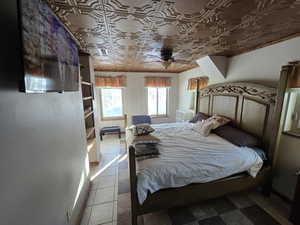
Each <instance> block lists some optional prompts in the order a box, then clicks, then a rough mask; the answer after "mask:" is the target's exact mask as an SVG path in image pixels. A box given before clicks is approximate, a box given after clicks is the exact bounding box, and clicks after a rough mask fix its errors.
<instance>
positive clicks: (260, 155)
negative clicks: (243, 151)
mask: <svg viewBox="0 0 300 225" xmlns="http://www.w3.org/2000/svg"><path fill="white" fill-rule="evenodd" d="M251 149H252V150H254V151H255V152H256V153H257V154H258V155H259V157H260V158H261V159H262V161H267V160H268V158H267V154H266V153H265V151H264V150H262V149H260V148H257V147H254V148H251Z"/></svg>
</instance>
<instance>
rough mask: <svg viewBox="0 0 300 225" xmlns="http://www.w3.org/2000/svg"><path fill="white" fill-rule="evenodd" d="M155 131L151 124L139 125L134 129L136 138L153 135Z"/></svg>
mask: <svg viewBox="0 0 300 225" xmlns="http://www.w3.org/2000/svg"><path fill="white" fill-rule="evenodd" d="M153 131H154V129H153V128H152V127H151V126H150V125H149V124H137V125H135V127H134V129H133V135H134V136H142V135H148V134H150V133H152V132H153Z"/></svg>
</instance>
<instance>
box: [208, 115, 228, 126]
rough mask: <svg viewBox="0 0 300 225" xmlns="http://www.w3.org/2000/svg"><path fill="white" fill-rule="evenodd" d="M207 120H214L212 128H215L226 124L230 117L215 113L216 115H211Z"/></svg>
mask: <svg viewBox="0 0 300 225" xmlns="http://www.w3.org/2000/svg"><path fill="white" fill-rule="evenodd" d="M207 121H209V122H212V123H213V124H214V126H213V128H212V129H213V130H214V129H216V128H218V127H221V126H224V125H225V124H227V123H229V122H230V119H228V118H226V117H224V116H219V115H214V116H211V117H209V118H208V119H207Z"/></svg>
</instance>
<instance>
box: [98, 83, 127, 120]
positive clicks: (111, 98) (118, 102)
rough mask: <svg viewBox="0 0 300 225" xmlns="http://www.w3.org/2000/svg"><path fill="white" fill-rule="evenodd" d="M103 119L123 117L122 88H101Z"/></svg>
mask: <svg viewBox="0 0 300 225" xmlns="http://www.w3.org/2000/svg"><path fill="white" fill-rule="evenodd" d="M101 109H102V119H122V118H123V116H124V114H123V101H122V89H121V88H102V89H101Z"/></svg>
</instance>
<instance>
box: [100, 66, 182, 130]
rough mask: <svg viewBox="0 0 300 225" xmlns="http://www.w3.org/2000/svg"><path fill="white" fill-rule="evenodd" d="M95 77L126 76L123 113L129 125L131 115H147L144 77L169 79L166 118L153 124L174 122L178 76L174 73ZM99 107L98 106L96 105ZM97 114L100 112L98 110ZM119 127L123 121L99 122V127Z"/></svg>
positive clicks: (114, 73) (103, 73)
mask: <svg viewBox="0 0 300 225" xmlns="http://www.w3.org/2000/svg"><path fill="white" fill-rule="evenodd" d="M95 75H96V76H97V75H98V76H101V75H107V76H109V75H112V76H115V75H126V77H127V87H126V88H124V90H123V95H124V97H123V105H124V113H125V114H127V116H128V122H129V124H130V123H131V116H132V115H147V114H148V108H147V107H148V103H147V89H146V88H145V87H144V77H145V76H159V77H171V87H170V90H169V104H168V118H159V119H158V118H153V119H152V122H153V123H159V122H174V121H175V112H176V109H177V105H178V104H177V103H178V74H176V73H134V72H95ZM97 89H98V92H97V93H96V94H97V95H98V96H99V95H100V88H97ZM98 106H99V107H101V106H100V104H98ZM99 112H101V110H100V109H99ZM113 125H119V126H121V127H124V121H123V120H121V121H101V122H100V126H101V127H104V126H113Z"/></svg>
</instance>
